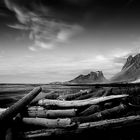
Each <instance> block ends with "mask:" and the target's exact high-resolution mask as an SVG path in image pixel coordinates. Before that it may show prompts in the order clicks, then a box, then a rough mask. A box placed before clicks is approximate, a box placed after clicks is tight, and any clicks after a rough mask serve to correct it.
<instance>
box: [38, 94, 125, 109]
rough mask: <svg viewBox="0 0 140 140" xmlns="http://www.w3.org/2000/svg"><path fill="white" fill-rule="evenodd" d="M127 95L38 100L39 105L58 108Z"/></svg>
mask: <svg viewBox="0 0 140 140" xmlns="http://www.w3.org/2000/svg"><path fill="white" fill-rule="evenodd" d="M125 97H128V95H110V96H105V97H99V98H90V99H85V100H82V101H81V100H74V101H60V100H49V99H42V100H40V101H39V102H38V105H40V106H55V107H60V108H78V107H83V106H87V105H93V104H99V103H103V102H106V101H112V100H118V99H122V98H125Z"/></svg>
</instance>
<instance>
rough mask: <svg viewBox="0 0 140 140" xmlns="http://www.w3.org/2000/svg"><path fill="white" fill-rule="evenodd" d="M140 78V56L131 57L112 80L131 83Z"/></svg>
mask: <svg viewBox="0 0 140 140" xmlns="http://www.w3.org/2000/svg"><path fill="white" fill-rule="evenodd" d="M138 78H140V54H137V55H135V56H132V55H130V56H129V57H128V58H127V60H126V63H125V64H124V66H123V67H122V70H121V71H120V72H119V73H117V74H116V75H115V76H113V77H112V78H111V81H125V82H130V81H134V80H136V79H138Z"/></svg>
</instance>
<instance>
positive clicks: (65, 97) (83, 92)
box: [58, 90, 92, 101]
mask: <svg viewBox="0 0 140 140" xmlns="http://www.w3.org/2000/svg"><path fill="white" fill-rule="evenodd" d="M90 92H92V90H81V91H79V92H77V93H73V94H68V95H60V96H59V97H58V99H60V100H68V101H70V100H74V99H76V98H78V97H80V96H83V95H86V94H89V93H90Z"/></svg>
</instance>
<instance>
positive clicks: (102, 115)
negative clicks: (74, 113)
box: [72, 104, 127, 123]
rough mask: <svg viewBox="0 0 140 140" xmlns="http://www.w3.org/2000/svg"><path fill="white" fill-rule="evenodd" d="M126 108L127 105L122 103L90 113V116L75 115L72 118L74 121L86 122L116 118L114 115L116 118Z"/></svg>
mask: <svg viewBox="0 0 140 140" xmlns="http://www.w3.org/2000/svg"><path fill="white" fill-rule="evenodd" d="M126 109H127V106H126V105H123V104H120V105H119V106H116V107H113V108H111V109H106V110H103V111H100V112H97V113H94V114H92V115H89V116H80V117H74V118H72V121H74V122H79V123H85V122H93V121H99V120H103V119H109V118H114V117H115V118H116V117H120V115H122V114H124V112H125V111H126Z"/></svg>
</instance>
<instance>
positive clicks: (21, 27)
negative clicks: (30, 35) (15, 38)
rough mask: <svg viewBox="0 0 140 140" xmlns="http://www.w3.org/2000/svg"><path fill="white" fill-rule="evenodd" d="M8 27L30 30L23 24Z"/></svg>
mask: <svg viewBox="0 0 140 140" xmlns="http://www.w3.org/2000/svg"><path fill="white" fill-rule="evenodd" d="M8 27H10V28H14V29H18V30H29V28H28V27H26V26H25V25H22V24H14V25H10V24H9V25H8Z"/></svg>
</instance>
